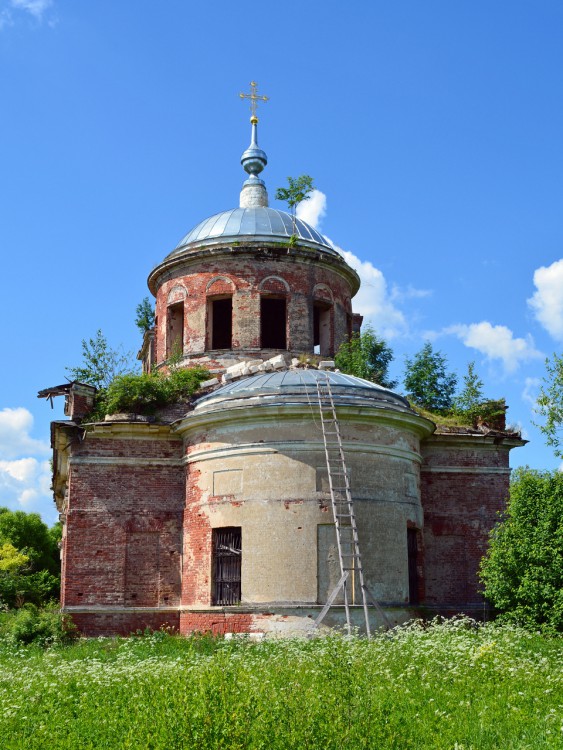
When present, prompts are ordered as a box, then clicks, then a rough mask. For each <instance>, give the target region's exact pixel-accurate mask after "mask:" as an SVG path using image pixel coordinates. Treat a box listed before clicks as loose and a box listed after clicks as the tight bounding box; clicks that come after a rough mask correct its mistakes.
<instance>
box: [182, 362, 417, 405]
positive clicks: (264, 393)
mask: <svg viewBox="0 0 563 750" xmlns="http://www.w3.org/2000/svg"><path fill="white" fill-rule="evenodd" d="M327 377H328V379H329V381H330V386H331V390H332V395H333V398H334V402H335V404H336V405H338V404H347V405H353V404H358V405H360V403H362V404H365V403H366V401H367V402H371V404H370V405H373V402H378V403H377V405H378V406H380V407H386V408H391V409H395V410H400V411H408V412H412V409H411V408H410V405H409V402H408V401H407V399H406V398H404V397H403V396H399V394H397V393H394V392H393V391H391V390H389V389H388V388H384V387H383V386H381V385H377V383H372V382H371V381H370V380H364V379H363V378H357V377H355V376H354V375H345V374H344V373H341V372H332V371H329V370H314V369H310V370H278V371H277V372H273V373H260V374H258V375H251V376H250V377H247V378H241V379H240V380H236V381H234V382H231V383H227V384H226V385H224V386H222V387H221V388H217V389H216V390H215V391H212V392H211V393H208V394H206V395H205V396H202V397H201V398H199V399H197V401H196V402H195V404H194V406H195V409H196V410H198V409H203V408H205V407H208V406H209V407H211V408H213V407H216V406H218V405H219V404H224V402H225V401H241V400H245V399H259V400H260V402H261V403H264V402H268V401H279V400H280V397H281V398H282V399H283V402H284V403H288V401H293V402H303V401H305V402H310V403H311V404H312V405H314V404H315V400H316V398H317V382H318V381H319V380H320V381H321V383H324V382H325V381H326V378H327Z"/></svg>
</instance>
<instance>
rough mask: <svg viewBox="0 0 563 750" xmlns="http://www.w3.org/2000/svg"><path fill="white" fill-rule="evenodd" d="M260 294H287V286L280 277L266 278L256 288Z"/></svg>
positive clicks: (288, 290)
mask: <svg viewBox="0 0 563 750" xmlns="http://www.w3.org/2000/svg"><path fill="white" fill-rule="evenodd" d="M258 289H259V291H260V292H261V293H262V294H284V295H285V294H289V292H290V289H289V284H288V283H287V281H286V280H285V279H282V277H281V276H266V278H265V279H262V281H261V282H260V285H259V287H258Z"/></svg>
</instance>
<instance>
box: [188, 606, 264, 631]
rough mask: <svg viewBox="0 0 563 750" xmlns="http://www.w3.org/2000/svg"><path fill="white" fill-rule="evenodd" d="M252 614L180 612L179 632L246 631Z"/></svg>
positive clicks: (250, 622)
mask: <svg viewBox="0 0 563 750" xmlns="http://www.w3.org/2000/svg"><path fill="white" fill-rule="evenodd" d="M253 619H254V615H252V614H250V613H244V612H241V613H238V612H201V613H200V612H182V613H181V615H180V632H181V633H182V634H188V633H213V635H224V634H225V633H248V631H249V630H250V629H251V626H252V622H253Z"/></svg>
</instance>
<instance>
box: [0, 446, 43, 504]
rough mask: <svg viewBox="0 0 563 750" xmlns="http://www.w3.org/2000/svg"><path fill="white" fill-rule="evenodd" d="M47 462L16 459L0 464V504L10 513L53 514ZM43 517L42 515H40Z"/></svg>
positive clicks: (0, 462)
mask: <svg viewBox="0 0 563 750" xmlns="http://www.w3.org/2000/svg"><path fill="white" fill-rule="evenodd" d="M50 485H51V467H50V465H49V461H39V460H38V459H36V458H20V459H16V460H14V461H0V505H1V506H5V507H8V508H10V509H11V510H26V511H31V510H33V511H41V512H43V511H45V508H49V509H50V510H51V511H52V512H54V505H53V499H52V494H51V491H50ZM44 515H45V513H44Z"/></svg>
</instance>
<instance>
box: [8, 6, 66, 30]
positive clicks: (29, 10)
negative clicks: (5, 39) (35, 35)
mask: <svg viewBox="0 0 563 750" xmlns="http://www.w3.org/2000/svg"><path fill="white" fill-rule="evenodd" d="M7 3H8V5H7V7H4V8H2V10H0V30H2V29H3V28H5V27H6V26H13V25H14V23H15V20H16V16H17V13H15V14H14V11H22V13H26V14H28V15H29V16H33V18H34V19H35V20H36V21H38V22H39V23H41V21H43V16H44V14H45V12H46V11H47V10H49V8H52V7H53V0H7ZM4 4H6V3H4ZM54 23H55V22H54V21H52V23H50V24H49V25H50V26H52V25H54Z"/></svg>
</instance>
